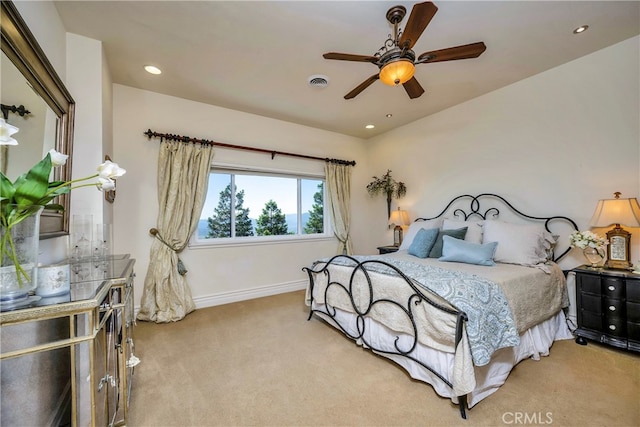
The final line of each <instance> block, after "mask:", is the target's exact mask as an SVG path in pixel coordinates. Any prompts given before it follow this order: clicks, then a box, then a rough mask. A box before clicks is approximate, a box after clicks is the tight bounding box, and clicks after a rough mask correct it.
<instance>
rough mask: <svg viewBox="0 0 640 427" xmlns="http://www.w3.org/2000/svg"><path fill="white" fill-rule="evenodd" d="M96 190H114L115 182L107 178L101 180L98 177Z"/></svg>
mask: <svg viewBox="0 0 640 427" xmlns="http://www.w3.org/2000/svg"><path fill="white" fill-rule="evenodd" d="M96 186H97V187H98V190H101V191H111V190H114V189H115V188H116V182H115V181H114V180H112V179H109V178H103V177H101V176H99V177H98V182H97V183H96Z"/></svg>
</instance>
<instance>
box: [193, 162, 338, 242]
mask: <svg viewBox="0 0 640 427" xmlns="http://www.w3.org/2000/svg"><path fill="white" fill-rule="evenodd" d="M324 200H325V192H324V178H322V177H305V176H296V175H285V174H277V173H271V172H261V171H244V170H243V171H237V170H221V169H217V168H216V169H215V170H212V171H211V173H210V174H209V187H208V191H207V196H206V200H205V204H204V208H203V209H202V214H201V217H200V222H199V224H198V230H197V234H196V242H199V243H204V242H208V243H213V242H230V241H233V242H240V241H247V242H255V241H257V240H269V239H273V238H274V237H273V236H291V238H294V239H295V238H309V237H312V236H311V235H313V236H314V237H318V236H321V237H326V235H325V230H327V219H326V215H325V212H324ZM232 206H233V209H232Z"/></svg>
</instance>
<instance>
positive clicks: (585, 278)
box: [578, 274, 602, 295]
mask: <svg viewBox="0 0 640 427" xmlns="http://www.w3.org/2000/svg"><path fill="white" fill-rule="evenodd" d="M578 291H580V292H586V293H589V294H594V295H600V293H601V292H602V291H601V285H600V277H599V276H592V275H589V274H581V275H579V276H578Z"/></svg>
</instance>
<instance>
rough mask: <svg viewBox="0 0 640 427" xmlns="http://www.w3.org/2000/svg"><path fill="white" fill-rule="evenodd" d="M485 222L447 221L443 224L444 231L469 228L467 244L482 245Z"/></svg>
mask: <svg viewBox="0 0 640 427" xmlns="http://www.w3.org/2000/svg"><path fill="white" fill-rule="evenodd" d="M483 224H484V220H471V221H460V220H457V219H446V218H445V220H444V221H443V222H442V229H443V230H455V229H457V228H463V227H467V234H466V235H465V236H464V240H465V242H469V243H475V244H477V245H479V244H481V243H482V225H483Z"/></svg>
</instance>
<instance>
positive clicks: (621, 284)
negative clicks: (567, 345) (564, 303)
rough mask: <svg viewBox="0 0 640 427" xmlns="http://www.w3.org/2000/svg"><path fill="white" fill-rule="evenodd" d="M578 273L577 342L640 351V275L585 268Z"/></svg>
mask: <svg viewBox="0 0 640 427" xmlns="http://www.w3.org/2000/svg"><path fill="white" fill-rule="evenodd" d="M572 271H574V272H575V273H576V310H577V315H578V329H576V331H575V334H576V342H577V343H578V344H582V345H585V344H586V343H587V341H586V340H585V338H588V339H591V340H594V341H599V342H601V343H604V344H608V345H612V346H615V347H619V348H624V349H629V350H633V351H640V275H638V274H634V273H632V272H630V271H626V270H608V269H604V268H600V269H593V268H590V267H586V266H582V267H578V268H574V269H573V270H572Z"/></svg>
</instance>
